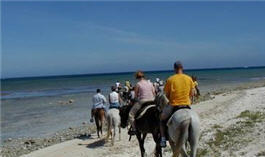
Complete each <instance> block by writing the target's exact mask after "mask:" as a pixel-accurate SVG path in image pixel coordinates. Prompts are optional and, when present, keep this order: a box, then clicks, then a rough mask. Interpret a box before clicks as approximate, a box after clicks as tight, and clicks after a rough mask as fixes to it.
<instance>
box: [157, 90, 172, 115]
mask: <svg viewBox="0 0 265 157" xmlns="http://www.w3.org/2000/svg"><path fill="white" fill-rule="evenodd" d="M168 103H169V100H168V98H167V96H166V95H165V94H164V92H163V91H161V92H159V93H158V94H157V95H156V98H155V104H156V105H157V107H158V109H159V110H160V111H162V110H163V108H164V107H165V106H166V105H167V104H168Z"/></svg>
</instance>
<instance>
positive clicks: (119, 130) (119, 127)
mask: <svg viewBox="0 0 265 157" xmlns="http://www.w3.org/2000/svg"><path fill="white" fill-rule="evenodd" d="M119 140H121V126H120V125H119Z"/></svg>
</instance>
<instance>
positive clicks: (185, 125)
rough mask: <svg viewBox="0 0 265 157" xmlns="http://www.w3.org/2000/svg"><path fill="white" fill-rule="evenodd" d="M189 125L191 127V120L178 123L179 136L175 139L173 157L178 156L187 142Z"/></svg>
mask: <svg viewBox="0 0 265 157" xmlns="http://www.w3.org/2000/svg"><path fill="white" fill-rule="evenodd" d="M190 125H191V118H190V119H186V120H184V121H182V122H181V123H180V125H179V134H178V136H177V139H175V141H176V143H175V149H174V152H173V156H174V157H178V156H179V154H180V150H181V148H182V147H183V146H184V144H185V143H186V141H187V140H188V136H189V128H190Z"/></svg>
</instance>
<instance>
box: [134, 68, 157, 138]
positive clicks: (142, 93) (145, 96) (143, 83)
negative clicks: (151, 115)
mask: <svg viewBox="0 0 265 157" xmlns="http://www.w3.org/2000/svg"><path fill="white" fill-rule="evenodd" d="M135 78H136V79H137V80H139V81H138V82H137V84H136V85H135V99H136V103H135V104H134V105H133V107H132V109H131V110H130V112H129V121H130V124H131V126H132V130H131V131H130V134H131V135H134V134H135V133H136V127H135V115H136V113H137V111H138V110H139V109H140V108H141V107H142V105H143V104H144V103H145V102H149V101H153V100H154V97H155V89H154V86H153V84H152V83H151V82H149V81H148V80H146V79H145V77H144V73H143V72H142V71H138V72H136V74H135Z"/></svg>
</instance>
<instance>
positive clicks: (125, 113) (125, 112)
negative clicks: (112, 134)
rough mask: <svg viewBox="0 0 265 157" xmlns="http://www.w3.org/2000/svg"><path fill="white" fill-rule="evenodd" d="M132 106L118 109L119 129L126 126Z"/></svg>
mask: <svg viewBox="0 0 265 157" xmlns="http://www.w3.org/2000/svg"><path fill="white" fill-rule="evenodd" d="M131 108H132V105H124V106H122V107H121V108H120V117H121V127H122V128H125V127H126V126H127V125H128V119H129V112H130V110H131Z"/></svg>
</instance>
